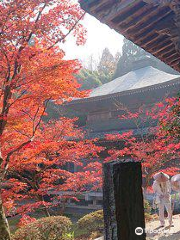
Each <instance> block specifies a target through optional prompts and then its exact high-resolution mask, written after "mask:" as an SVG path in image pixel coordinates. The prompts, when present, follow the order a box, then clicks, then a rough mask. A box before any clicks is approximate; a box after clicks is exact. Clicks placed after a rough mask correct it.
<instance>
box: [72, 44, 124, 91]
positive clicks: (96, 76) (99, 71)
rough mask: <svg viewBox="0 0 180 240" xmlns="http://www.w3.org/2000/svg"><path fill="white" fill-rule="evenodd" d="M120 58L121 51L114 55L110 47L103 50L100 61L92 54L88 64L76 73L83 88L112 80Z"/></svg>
mask: <svg viewBox="0 0 180 240" xmlns="http://www.w3.org/2000/svg"><path fill="white" fill-rule="evenodd" d="M119 58H120V53H119V52H117V53H116V55H115V56H113V55H112V54H111V52H110V50H109V49H108V48H105V49H104V50H103V52H102V55H101V57H100V59H99V61H97V60H95V58H93V56H90V57H89V60H88V66H87V67H84V68H83V69H82V70H81V71H80V73H79V74H77V75H76V78H77V80H78V82H79V83H80V84H81V89H84V90H89V89H93V88H96V87H99V86H101V85H102V84H105V83H107V82H110V81H111V80H112V76H113V75H114V72H115V70H116V66H117V62H118V60H119Z"/></svg>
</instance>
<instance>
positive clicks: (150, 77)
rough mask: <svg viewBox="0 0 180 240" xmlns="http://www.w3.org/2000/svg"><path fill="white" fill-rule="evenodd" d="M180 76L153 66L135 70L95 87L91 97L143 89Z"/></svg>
mask: <svg viewBox="0 0 180 240" xmlns="http://www.w3.org/2000/svg"><path fill="white" fill-rule="evenodd" d="M176 78H180V75H173V74H169V73H166V72H163V71H160V70H158V69H156V68H154V67H152V66H147V67H144V68H140V69H137V70H133V71H131V72H129V73H127V74H125V75H123V76H122V77H119V78H116V79H115V80H113V81H111V82H109V83H106V84H104V85H102V86H100V87H98V88H95V89H94V90H93V91H92V92H91V94H90V96H89V97H97V96H103V95H108V94H113V93H118V92H124V91H128V90H135V89H141V88H144V87H148V86H152V85H153V86H155V85H156V84H161V83H165V82H168V81H170V80H173V79H176Z"/></svg>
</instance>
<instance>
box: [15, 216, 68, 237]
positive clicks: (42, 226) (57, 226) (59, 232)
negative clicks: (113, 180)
mask: <svg viewBox="0 0 180 240" xmlns="http://www.w3.org/2000/svg"><path fill="white" fill-rule="evenodd" d="M71 225H72V222H71V220H70V219H69V218H67V217H63V216H56V217H45V218H41V219H39V220H37V221H35V222H33V223H30V224H28V225H26V226H25V227H21V228H20V229H18V230H17V231H16V232H15V234H14V236H13V238H12V240H47V239H48V240H66V239H65V236H66V234H67V233H68V232H69V230H70V228H71Z"/></svg>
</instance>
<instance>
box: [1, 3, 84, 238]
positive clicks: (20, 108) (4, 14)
mask: <svg viewBox="0 0 180 240" xmlns="http://www.w3.org/2000/svg"><path fill="white" fill-rule="evenodd" d="M83 15H84V13H83V12H82V10H81V9H80V8H79V5H77V4H75V3H74V1H72V2H71V1H69V0H64V1H56V0H45V1H41V0H34V1H28V0H18V1H17V0H10V1H1V2H0V91H1V92H0V137H1V144H0V153H1V154H0V236H1V237H2V238H3V239H4V240H9V239H10V233H9V229H8V224H7V220H6V217H5V214H4V208H3V199H2V192H3V184H4V181H5V178H6V176H7V175H8V171H9V167H10V166H11V164H12V162H11V161H12V160H13V159H14V156H15V155H17V154H18V153H20V152H21V151H22V150H23V149H25V148H26V147H28V146H30V145H31V144H32V142H33V141H34V140H35V139H36V134H38V131H39V129H40V127H41V123H42V116H43V115H44V113H45V110H46V107H47V105H48V103H49V102H50V101H52V100H54V102H57V103H62V102H63V101H65V100H68V101H69V100H70V99H71V98H72V97H82V96H84V93H82V92H79V91H78V90H77V88H78V87H79V84H78V83H77V81H76V79H75V78H74V74H76V73H77V72H78V70H79V69H80V65H79V63H78V62H77V61H74V60H72V61H65V60H63V57H64V52H63V51H61V50H60V49H59V47H58V46H57V44H58V43H60V42H61V43H62V42H63V41H65V38H66V36H68V34H70V33H73V35H74V36H75V38H76V40H77V44H83V43H84V41H85V39H84V33H85V30H84V28H83V26H82V25H81V23H80V20H81V19H82V18H83ZM16 160H17V162H18V161H21V160H22V159H21V158H18V159H16Z"/></svg>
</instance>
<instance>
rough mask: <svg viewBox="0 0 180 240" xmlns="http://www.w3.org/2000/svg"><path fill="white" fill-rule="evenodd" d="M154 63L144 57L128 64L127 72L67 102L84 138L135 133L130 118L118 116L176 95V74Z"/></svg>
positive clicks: (179, 84) (179, 83) (178, 80)
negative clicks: (84, 131)
mask: <svg viewBox="0 0 180 240" xmlns="http://www.w3.org/2000/svg"><path fill="white" fill-rule="evenodd" d="M155 65H156V63H155V62H154V61H153V60H152V59H150V58H148V57H145V58H143V59H139V60H137V61H136V62H134V63H133V64H132V66H129V72H128V73H127V74H125V75H123V76H121V77H119V78H117V79H114V80H113V81H111V82H109V83H106V84H104V85H102V86H100V87H98V88H95V89H93V90H92V92H91V93H90V95H89V97H87V98H83V99H76V100H74V101H72V102H70V103H68V104H67V106H66V107H67V108H68V109H69V111H70V112H73V114H74V116H78V117H79V122H78V123H79V127H82V128H84V129H85V130H86V132H87V134H86V137H87V138H99V140H100V141H103V140H104V137H105V135H106V134H109V133H118V132H123V131H127V130H134V131H135V134H136V132H137V126H135V124H134V123H133V121H130V120H129V121H128V120H127V119H125V120H123V119H120V118H119V116H121V115H124V114H125V113H126V111H130V112H136V111H138V109H139V108H140V107H143V106H145V107H146V108H151V107H152V106H153V105H154V104H155V103H158V102H161V101H163V100H165V98H167V97H172V96H176V95H177V93H178V92H179V89H180V75H172V74H169V73H166V72H163V71H161V70H158V69H157V68H156V66H155ZM146 127H148V126H143V128H146ZM144 130H145V129H144Z"/></svg>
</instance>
